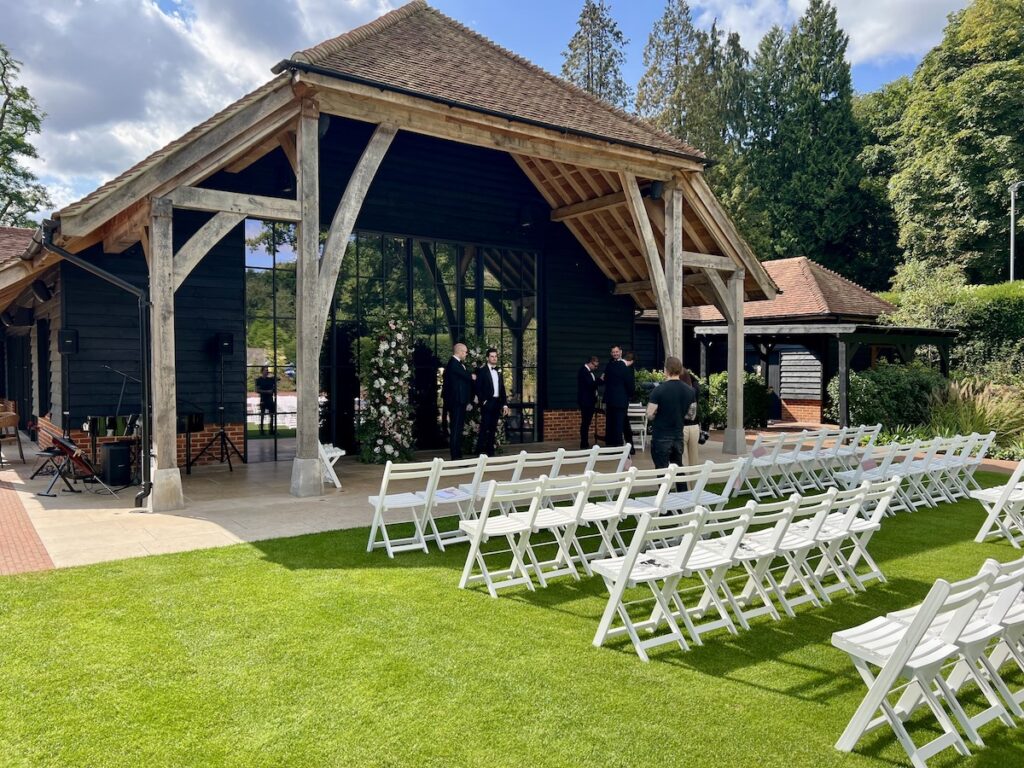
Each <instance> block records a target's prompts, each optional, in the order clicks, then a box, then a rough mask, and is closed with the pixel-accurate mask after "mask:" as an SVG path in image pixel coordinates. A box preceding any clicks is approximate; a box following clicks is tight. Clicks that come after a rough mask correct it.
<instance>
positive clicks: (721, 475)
mask: <svg viewBox="0 0 1024 768" xmlns="http://www.w3.org/2000/svg"><path fill="white" fill-rule="evenodd" d="M707 463H708V464H709V465H710V466H709V467H708V468H707V475H706V476H705V478H704V488H703V489H702V491H701V493H700V495H699V497H698V498H697V499H696V502H697V504H699V505H700V506H702V507H707V508H708V509H714V510H719V509H721V508H722V507H724V506H725V505H726V504H727V503H728V502H729V500H730V499H731V498H732V497H733V496H734V495H736V492H737V490H738V489H739V487H740V484H741V483H742V478H743V471H744V468H745V465H746V463H747V460H746V459H742V458H741V459H733V460H732V461H719V462H711V461H709V462H707ZM719 484H721V486H722V489H721V490H716V487H717V486H718V485H719Z"/></svg>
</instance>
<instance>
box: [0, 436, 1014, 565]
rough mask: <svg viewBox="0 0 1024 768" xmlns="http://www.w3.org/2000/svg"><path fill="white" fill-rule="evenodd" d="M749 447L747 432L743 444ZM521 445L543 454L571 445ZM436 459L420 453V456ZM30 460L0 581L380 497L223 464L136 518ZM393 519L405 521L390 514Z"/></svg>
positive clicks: (2, 473) (324, 519) (341, 515)
mask: <svg viewBox="0 0 1024 768" xmlns="http://www.w3.org/2000/svg"><path fill="white" fill-rule="evenodd" d="M753 439H754V433H750V434H749V435H748V441H752V440H753ZM30 445H31V444H30ZM521 447H522V448H525V449H527V450H531V451H541V450H554V449H555V448H559V447H564V448H567V449H572V448H575V444H574V443H534V444H530V445H525V446H521ZM519 448H520V446H510V447H509V448H508V449H507V450H516V449H519ZM702 450H703V452H702V454H701V460H702V461H704V460H707V459H711V460H715V461H719V460H724V459H727V458H729V457H727V456H725V455H724V454H723V453H722V442H721V435H720V434H717V433H712V438H711V440H709V441H708V443H707V444H706V445H704V446H703V447H702ZM433 455H434V454H433V453H429V452H422V453H420V454H418V455H417V458H423V459H427V458H430V457H431V456H433ZM33 458H34V451H33V450H28V449H27V450H26V459H27V463H25V464H21V463H19V462H17V461H15V463H13V464H10V463H5V465H4V468H3V469H2V470H0V575H6V574H13V573H23V572H28V571H38V570H47V569H49V568H65V567H68V566H74V565H85V564H88V563H99V562H104V561H109V560H120V559H124V558H128V557H144V556H146V555H159V554H166V553H170V552H185V551H189V550H194V549H206V548H209V547H222V546H228V545H231V544H238V543H240V542H249V541H260V540H263V539H275V538H283V537H287V536H300V535H303V534H307V533H320V532H323V531H333V530H340V529H343V528H358V527H364V526H369V525H370V521H371V509H370V507H369V505H368V504H367V502H366V497H367V496H369V495H371V494H373V493H376V491H377V490H378V489H379V487H380V478H381V472H382V467H380V466H377V465H367V464H361V463H360V462H358V461H356V460H355V459H354V458H352V457H344V458H343V459H341V461H340V462H339V464H338V469H339V471H338V474H339V476H340V477H341V479H342V483H343V484H344V488H343V489H342V490H340V491H337V490H335V489H334V488H333V487H329V489H328V490H327V492H326V493H325V495H324V496H319V497H314V498H308V499H297V498H295V497H293V496H291V495H290V494H289V492H288V489H289V484H290V481H291V461H290V460H285V461H278V462H263V463H251V464H237V463H236V464H235V469H234V471H233V472H229V471H228V468H227V465H226V464H222V465H213V466H204V467H196V468H195V469H194V470H193V472H192V474H191V475H185V474H183V475H182V484H183V487H184V492H185V499H186V503H187V508H186V509H184V510H182V511H181V512H178V513H176V514H167V513H150V512H144V511H143V512H140V511H138V510H136V509H135V507H134V503H133V502H134V497H135V494H136V493H137V492H138V490H139V489H138V488H137V487H134V486H133V487H130V488H127V489H125V490H123V491H119V493H118V498H116V499H115V498H112V497H111V496H109V495H107V494H106V493H105V492H102V489H100V487H99V486H98V485H83V484H81V483H78V484H76V487H77V488H80V489H83V492H82V493H69V492H67V491H63V492H59V493H58V495H57V496H56V497H55V498H46V497H43V496H39V495H37V494H38V492H39V491H42V490H44V489H45V488H46V486H47V485H48V484H49V482H50V477H43V476H40V477H37V478H36V479H34V480H32V479H30V475H31V474H32V471H33V469H34V468H35V466H34V461H33ZM634 464H635V465H636V466H638V467H640V468H646V467H651V466H652V463H651V458H650V452H649V451H648V452H638V453H637V455H636V458H635V460H634ZM1013 464H1014V463H1013V462H986V464H985V467H984V468H985V469H989V470H996V471H1007V472H1008V471H1009V468H1011V467H1012V466H1013ZM97 490H99V491H100V492H99V493H97ZM395 519H396V520H406V519H407V517H406V516H405V515H403V514H396V515H395Z"/></svg>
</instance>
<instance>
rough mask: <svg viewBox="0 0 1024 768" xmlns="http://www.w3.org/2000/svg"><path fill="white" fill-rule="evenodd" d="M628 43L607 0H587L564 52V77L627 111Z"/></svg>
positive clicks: (628, 94)
mask: <svg viewBox="0 0 1024 768" xmlns="http://www.w3.org/2000/svg"><path fill="white" fill-rule="evenodd" d="M627 42H628V41H627V40H626V38H625V36H624V35H623V34H622V31H621V30H620V29H619V25H618V24H616V23H615V19H613V18H612V17H611V9H610V8H609V6H608V4H607V3H606V2H605V0H584V2H583V9H582V10H581V11H580V18H579V22H578V28H577V30H576V33H575V34H574V35H573V36H572V39H570V40H569V47H568V48H567V49H566V50H565V51H563V52H562V59H563V63H562V77H564V78H565V79H566V80H568V81H569V82H571V83H575V84H576V85H578V86H579V87H580V88H583V89H584V90H585V91H589V92H590V93H592V94H594V95H595V96H597V97H598V98H601V99H604V100H605V101H607V102H608V103H609V104H612V105H613V106H616V107H620V108H623V109H625V108H626V106H627V105H628V104H629V100H630V90H629V86H628V85H626V81H625V80H624V79H623V78H622V63H623V61H625V58H626V55H625V52H624V49H625V47H626V43H627Z"/></svg>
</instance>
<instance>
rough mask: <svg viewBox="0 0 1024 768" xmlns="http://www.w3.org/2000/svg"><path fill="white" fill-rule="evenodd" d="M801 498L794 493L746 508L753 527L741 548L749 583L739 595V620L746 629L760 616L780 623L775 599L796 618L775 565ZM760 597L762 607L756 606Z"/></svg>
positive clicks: (740, 554)
mask: <svg viewBox="0 0 1024 768" xmlns="http://www.w3.org/2000/svg"><path fill="white" fill-rule="evenodd" d="M799 502H800V497H799V496H798V495H797V494H794V495H793V496H791V497H790V498H788V499H786V500H785V501H777V502H772V503H770V504H758V503H757V502H756V501H749V502H747V505H746V507H745V509H746V510H747V511H748V512H749V514H750V524H749V525H748V526H747V530H746V533H745V534H744V536H743V539H742V540H741V541H740V544H739V547H738V548H737V554H738V557H739V560H740V564H741V565H742V566H743V568H744V570H746V572H747V581H746V584H744V586H743V589H742V591H741V592H740V594H739V595H737V596H736V604H737V605H738V606H739V614H738V618H739V620H740V623H741V625H742V626H743V627H744V628H747V627H748V626H749V623H748V622H749V621H750V620H751V619H753V618H756V617H757V616H763V615H764V614H769V615H770V616H771V617H772V618H773V619H775V620H776V621H778V620H779V618H780V616H779V612H778V610H777V609H776V607H775V603H774V601H773V599H772V596H773V595H774V597H775V599H776V600H778V601H779V604H780V605H781V606H782V609H783V610H784V611H785V612H786V614H787V615H789V616H793V615H794V613H793V609H792V608H791V607H790V604H789V601H788V600H787V599H786V593H785V591H784V590H783V589H782V587H781V586H780V585H779V583H778V581H776V579H775V576H774V574H773V573H772V570H771V566H772V563H773V562H774V561H775V559H776V558H778V557H780V556H781V554H782V552H783V545H782V542H783V540H784V538H785V536H786V530H787V529H788V528H789V525H790V523H791V522H792V520H793V514H794V513H795V512H796V508H797V505H798V504H799ZM758 598H760V602H761V605H760V606H758V605H756V601H757V599H758Z"/></svg>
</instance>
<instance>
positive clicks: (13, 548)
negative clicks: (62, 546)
mask: <svg viewBox="0 0 1024 768" xmlns="http://www.w3.org/2000/svg"><path fill="white" fill-rule="evenodd" d="M51 568H53V561H52V560H51V559H50V555H49V554H47V552H46V548H45V547H44V546H43V542H42V540H40V538H39V534H37V533H36V529H35V526H33V525H32V521H31V520H29V517H28V513H27V512H25V507H24V506H22V503H21V499H19V498H18V493H17V491H15V490H14V486H12V485H11V484H10V483H8V482H0V576H9V575H11V574H14V573H27V572H29V571H46V570H50V569H51Z"/></svg>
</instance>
